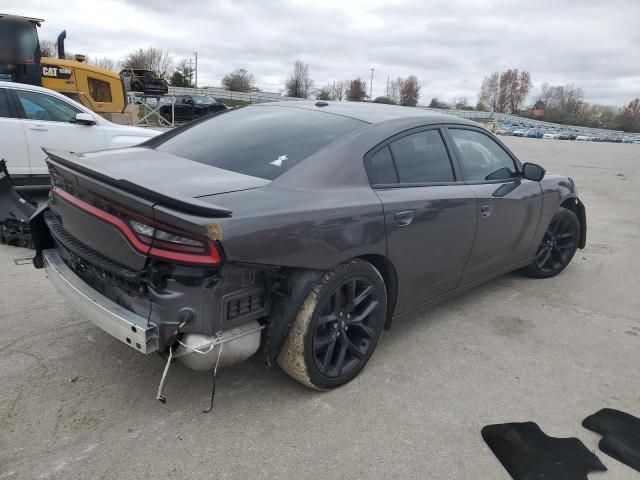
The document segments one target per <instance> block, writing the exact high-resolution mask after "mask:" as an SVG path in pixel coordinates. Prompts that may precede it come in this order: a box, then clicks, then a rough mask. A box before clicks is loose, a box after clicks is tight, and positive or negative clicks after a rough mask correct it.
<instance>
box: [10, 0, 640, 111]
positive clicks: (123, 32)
mask: <svg viewBox="0 0 640 480" xmlns="http://www.w3.org/2000/svg"><path fill="white" fill-rule="evenodd" d="M3 9H4V10H6V11H9V12H11V13H16V14H22V15H32V16H39V17H42V18H45V22H44V24H43V27H42V28H41V32H40V36H41V38H44V39H52V40H53V39H55V38H56V36H57V34H58V32H59V31H61V30H62V29H66V30H67V34H68V37H67V48H68V50H69V51H73V52H82V53H86V54H88V55H89V56H91V57H110V58H114V59H117V60H118V59H121V58H123V57H124V56H125V55H126V54H127V53H128V52H129V51H131V50H133V49H137V48H140V47H142V48H145V47H148V46H155V47H160V48H163V49H168V50H170V51H171V53H172V54H173V55H174V56H175V57H176V58H182V57H188V56H191V55H192V54H193V52H194V51H197V52H198V57H199V75H198V76H199V80H200V83H201V84H209V85H218V84H219V83H220V80H221V79H222V77H223V76H224V75H225V74H226V73H228V72H229V71H231V70H233V69H235V68H240V67H244V68H247V69H248V70H250V71H251V72H253V73H254V74H255V76H256V78H257V81H258V86H259V87H260V88H262V89H263V90H268V91H276V92H277V91H279V90H281V89H283V88H284V82H285V79H286V76H287V74H288V73H289V71H290V70H291V67H292V64H293V62H294V61H295V60H296V59H297V58H301V59H302V60H303V61H305V62H306V63H308V64H309V67H310V71H311V74H312V77H313V78H314V81H315V84H316V85H319V86H320V85H326V84H330V83H332V82H333V81H339V80H345V79H350V78H355V77H357V76H360V77H362V78H364V79H366V80H367V82H368V81H369V78H370V75H371V71H370V69H371V68H375V72H374V92H373V93H374V96H377V95H382V94H384V91H385V87H386V81H387V77H390V78H391V79H393V78H396V77H398V76H402V77H404V76H407V75H411V74H415V75H416V76H417V77H418V78H419V79H420V83H421V86H422V93H421V102H422V103H428V102H429V100H430V98H431V97H439V98H441V99H443V98H444V99H452V98H454V97H461V96H465V97H467V98H469V100H470V101H471V102H474V101H475V98H476V95H477V93H478V90H479V87H480V84H481V82H482V79H483V77H484V76H486V75H488V74H489V73H490V72H492V71H495V70H504V69H507V68H520V69H526V70H529V71H530V72H531V75H532V78H533V82H534V85H535V86H536V88H538V87H539V86H540V85H541V84H542V83H544V82H549V83H551V84H559V83H575V84H576V85H577V86H579V87H581V88H582V89H583V90H584V92H585V95H586V98H587V99H588V100H590V101H594V102H598V103H609V104H615V105H622V104H623V103H626V102H628V101H629V100H631V98H633V97H635V96H638V95H640V91H639V89H638V86H639V84H640V79H639V75H640V72H639V71H638V69H637V62H635V52H636V51H637V48H638V46H639V44H640V34H639V33H638V29H637V19H638V18H640V2H632V1H628V2H625V1H622V0H610V1H608V2H602V1H593V0H584V1H582V2H558V1H557V0H556V1H550V0H537V1H529V0H522V1H520V2H512V1H510V0H500V1H483V2H478V1H476V0H452V1H449V2H442V1H435V0H428V1H392V0H384V1H381V0H357V1H356V0H324V1H323V2H309V1H303V0H270V1H268V2H266V1H263V0H235V1H232V0H219V1H216V2H206V1H202V0H199V1H195V0H182V1H180V2H176V1H174V0H136V1H133V0H131V1H125V0H104V1H100V2H98V1H97V0H67V1H66V2H64V8H59V7H57V6H56V5H55V4H54V3H52V2H50V1H48V0H19V1H17V0H9V2H8V5H7V2H5V7H3Z"/></svg>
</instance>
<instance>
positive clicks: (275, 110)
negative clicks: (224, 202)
mask: <svg viewBox="0 0 640 480" xmlns="http://www.w3.org/2000/svg"><path fill="white" fill-rule="evenodd" d="M365 125H367V124H366V123H365V122H361V121H360V120H355V119H353V118H347V117H342V116H339V115H333V114H330V113H324V112H318V111H313V110H306V109H302V108H295V107H281V106H276V105H265V106H253V107H244V108H239V109H235V110H231V111H227V113H224V114H221V115H217V116H214V117H211V118H210V119H208V120H206V121H204V122H202V123H198V124H196V125H194V126H193V127H191V128H187V129H186V130H184V131H182V132H180V133H177V134H176V135H174V136H169V137H168V138H167V139H166V140H163V138H162V137H159V138H158V140H159V141H160V143H159V144H154V142H151V145H153V146H155V148H157V149H158V150H160V151H163V152H168V153H172V154H174V155H178V156H181V157H185V158H188V159H190V160H195V161H196V162H200V163H204V164H206V165H211V166H214V167H218V168H223V169H225V170H231V171H233V172H238V173H244V174H246V175H251V176H254V177H260V178H265V179H267V180H273V179H274V178H276V177H278V176H280V175H282V174H283V173H284V172H286V171H287V170H288V169H290V168H291V167H293V166H294V165H295V164H297V163H298V162H300V161H302V160H304V159H305V158H307V157H308V156H309V155H311V154H312V153H314V152H316V151H318V150H320V149H321V148H323V147H325V146H327V145H329V144H330V143H332V142H334V141H335V140H337V139H339V138H341V137H343V136H345V135H347V134H349V133H351V132H353V131H354V130H356V129H358V128H360V127H363V126H365Z"/></svg>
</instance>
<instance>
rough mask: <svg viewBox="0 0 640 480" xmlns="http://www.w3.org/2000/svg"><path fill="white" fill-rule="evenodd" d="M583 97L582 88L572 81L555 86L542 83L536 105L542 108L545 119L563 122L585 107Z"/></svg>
mask: <svg viewBox="0 0 640 480" xmlns="http://www.w3.org/2000/svg"><path fill="white" fill-rule="evenodd" d="M583 97H584V93H583V92H582V89H580V88H577V87H576V86H575V85H574V84H573V83H571V84H567V85H557V86H552V85H549V84H548V83H543V84H542V87H541V90H540V95H539V96H538V98H537V100H536V105H537V106H538V108H540V107H541V109H543V110H544V117H545V120H549V121H558V122H564V121H566V120H567V118H569V117H573V116H575V115H578V114H579V113H580V112H581V110H583V109H584V108H585V107H586V104H585V102H584V101H583Z"/></svg>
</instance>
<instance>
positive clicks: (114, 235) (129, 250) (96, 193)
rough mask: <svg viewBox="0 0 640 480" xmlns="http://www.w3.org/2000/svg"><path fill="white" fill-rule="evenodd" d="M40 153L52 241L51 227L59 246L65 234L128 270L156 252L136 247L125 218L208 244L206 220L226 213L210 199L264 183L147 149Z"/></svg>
mask: <svg viewBox="0 0 640 480" xmlns="http://www.w3.org/2000/svg"><path fill="white" fill-rule="evenodd" d="M46 153H47V155H48V156H49V159H48V160H47V163H48V166H49V171H50V173H51V177H52V183H53V190H52V194H51V210H52V212H53V214H54V215H55V218H54V219H53V220H54V221H55V222H57V226H54V225H50V230H51V232H52V233H54V237H55V236H56V235H55V232H54V230H55V229H56V228H57V231H58V232H59V234H58V238H57V240H58V241H59V243H63V241H64V240H65V238H64V237H65V235H70V236H71V238H72V239H74V240H76V241H79V242H80V244H82V245H84V246H86V247H88V248H90V249H91V250H93V251H95V252H97V253H98V254H101V255H102V256H104V257H106V258H107V259H110V260H112V261H114V262H117V263H119V264H121V265H123V266H125V267H127V268H129V269H131V270H133V271H140V270H142V269H144V268H145V266H146V264H147V260H148V258H149V256H157V255H156V254H154V252H157V249H155V246H156V244H155V240H154V241H153V244H152V245H151V246H149V247H148V248H147V247H145V246H143V245H141V244H140V243H139V242H137V239H136V238H135V235H134V234H131V231H130V226H131V225H130V219H132V218H133V219H138V220H140V219H141V221H142V222H143V223H149V222H146V221H145V220H144V218H147V219H149V220H150V221H153V222H161V223H162V224H164V225H168V226H169V227H173V228H175V229H178V230H180V231H183V232H186V233H187V234H191V235H196V236H198V237H199V238H208V239H210V240H212V241H215V240H217V239H216V238H212V234H211V231H212V227H211V222H212V219H215V218H219V217H229V216H231V213H232V212H231V211H230V210H228V209H226V208H223V207H219V206H217V205H215V204H214V203H213V202H211V198H212V196H214V197H215V195H217V194H221V193H227V192H237V191H241V190H246V189H252V188H258V187H260V186H263V185H265V184H267V183H269V181H268V180H264V179H260V178H255V177H251V176H248V175H243V174H240V173H235V172H230V171H227V170H222V169H219V168H215V167H210V166H207V165H203V164H201V163H198V162H195V161H192V160H187V159H185V158H182V157H179V156H175V155H172V154H169V153H164V152H158V151H156V150H152V149H150V148H139V147H136V148H126V149H119V150H112V151H101V152H94V153H85V154H73V153H65V152H58V151H46ZM200 196H207V200H206V201H205V200H204V199H200V198H199V197H200ZM105 212H106V214H105ZM213 221H214V220H213ZM54 227H55V228H54ZM67 243H68V242H67ZM211 248H213V247H211ZM178 261H180V260H178ZM185 261H186V260H185Z"/></svg>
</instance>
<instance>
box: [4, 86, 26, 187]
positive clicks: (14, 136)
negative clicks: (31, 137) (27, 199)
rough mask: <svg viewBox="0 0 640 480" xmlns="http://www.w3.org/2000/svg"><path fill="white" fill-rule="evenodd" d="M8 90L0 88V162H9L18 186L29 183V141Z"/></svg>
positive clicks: (11, 173)
mask: <svg viewBox="0 0 640 480" xmlns="http://www.w3.org/2000/svg"><path fill="white" fill-rule="evenodd" d="M8 92H9V91H8V90H6V89H4V88H0V160H5V161H6V162H7V169H8V170H9V174H10V175H12V176H13V177H14V178H13V180H14V182H16V183H18V184H24V183H28V177H27V175H29V152H28V150H27V140H26V138H25V136H24V132H23V130H22V121H21V120H20V119H19V118H18V115H17V112H16V110H15V108H14V106H13V100H12V97H11V96H10V95H9V94H8Z"/></svg>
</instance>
